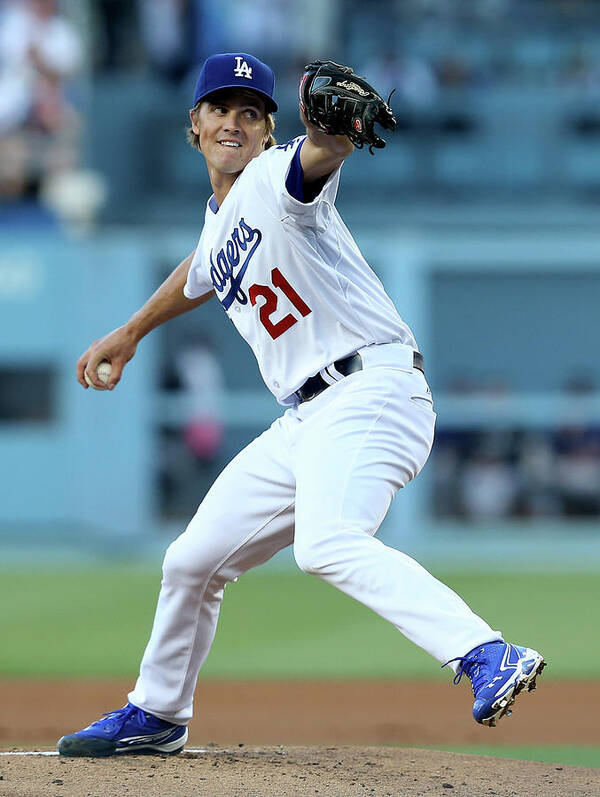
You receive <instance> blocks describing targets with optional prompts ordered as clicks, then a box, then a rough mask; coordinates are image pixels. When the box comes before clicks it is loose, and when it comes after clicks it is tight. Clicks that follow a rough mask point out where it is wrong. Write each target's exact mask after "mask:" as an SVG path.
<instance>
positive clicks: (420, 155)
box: [0, 0, 600, 708]
mask: <svg viewBox="0 0 600 797" xmlns="http://www.w3.org/2000/svg"><path fill="white" fill-rule="evenodd" d="M599 24H600V3H597V2H594V1H593V0H570V1H569V2H566V0H370V1H369V2H359V0H327V2H324V1H323V0H253V2H252V3H248V2H240V1H239V0H221V2H219V3H218V4H217V3H214V2H212V0H137V2H136V0H64V2H52V0H31V2H29V0H18V1H17V2H13V1H12V0H3V2H0V163H1V167H0V244H1V245H0V329H1V334H0V452H1V454H0V456H1V460H0V461H1V463H2V464H1V468H2V478H1V485H2V486H1V489H0V492H1V494H2V501H0V563H2V564H3V565H5V566H6V568H7V569H6V570H5V577H3V576H2V571H0V584H2V583H4V589H3V588H2V587H1V586H0V594H1V595H2V601H3V605H4V606H5V608H6V610H7V612H10V610H11V605H20V606H21V607H22V609H23V611H26V609H27V607H28V608H29V610H30V611H31V615H29V619H28V617H27V615H26V616H22V614H21V615H19V621H18V623H19V627H21V626H22V625H24V626H27V624H28V623H30V622H31V618H32V617H33V616H35V615H36V606H39V601H38V598H36V599H35V600H34V599H32V600H31V602H30V603H31V605H29V604H28V603H27V601H25V603H23V602H22V601H21V600H20V598H18V597H17V596H19V595H21V597H23V595H25V594H31V593H30V592H29V589H30V582H32V581H36V583H37V584H39V583H40V581H39V575H36V576H31V578H30V579H29V581H28V580H27V578H26V576H25V573H26V572H30V573H33V572H35V568H38V567H48V566H49V565H50V566H51V567H52V568H55V569H54V570H53V571H52V572H55V573H62V574H63V575H64V574H65V573H68V572H71V573H73V572H75V570H74V568H75V569H76V568H78V567H81V564H82V563H85V564H86V566H87V567H89V566H98V567H99V568H107V565H108V566H109V567H112V562H113V561H114V560H120V561H125V562H129V563H133V562H135V563H142V564H144V566H146V565H148V563H150V564H152V565H158V563H159V562H160V555H161V552H162V550H163V549H164V548H165V547H166V545H167V544H168V543H169V541H170V540H171V539H173V537H174V536H175V535H176V534H177V533H179V531H180V530H182V529H183V528H184V526H185V524H186V522H187V519H188V518H189V517H190V516H191V514H192V513H193V512H194V511H195V508H196V506H197V504H198V503H199V501H200V500H201V499H202V497H203V495H204V494H205V492H206V490H207V488H208V486H209V485H210V483H211V481H212V480H213V479H214V477H215V476H216V475H217V473H218V472H219V470H220V469H221V468H222V467H223V465H224V464H225V463H226V462H227V461H228V460H229V459H230V458H231V457H232V455H233V454H234V453H235V452H237V451H238V450H239V449H240V448H241V447H242V446H243V445H245V444H246V443H247V442H249V441H250V440H251V439H252V438H253V437H254V436H256V434H257V433H259V432H260V431H262V429H264V428H265V426H266V425H267V424H268V423H269V422H270V421H271V420H272V419H273V418H274V417H276V415H277V414H278V413H279V412H280V409H279V408H278V406H277V405H276V403H275V402H274V400H273V399H272V398H271V397H270V394H269V393H268V392H267V390H266V388H265V387H264V386H263V384H262V382H261V381H260V378H259V374H258V370H257V367H256V365H255V363H254V360H253V358H252V356H251V353H250V351H249V350H247V347H246V344H245V343H244V342H243V341H242V340H241V339H239V338H238V337H237V336H236V333H235V332H234V330H232V329H231V328H230V326H229V325H228V324H227V323H226V321H225V319H224V318H223V316H222V313H221V312H220V308H219V307H218V305H216V303H211V304H209V305H208V306H207V307H205V308H202V309H201V310H199V311H197V312H194V313H190V314H188V315H187V316H184V317H182V318H180V319H177V320H176V321H174V322H171V323H170V324H168V325H166V326H165V327H163V328H161V329H159V330H157V331H155V332H154V333H152V334H151V336H150V337H149V338H147V339H146V340H145V341H144V342H143V343H142V344H141V346H140V348H139V351H138V354H137V356H136V358H135V359H134V361H132V363H131V364H130V365H129V366H128V368H127V369H126V372H125V379H124V381H123V383H122V384H121V385H120V386H119V388H118V390H117V391H115V393H114V394H110V395H108V394H101V393H92V392H91V391H88V392H84V391H83V390H82V389H81V388H80V387H79V386H78V384H77V383H76V381H75V378H74V368H75V361H76V359H77V357H78V356H79V354H80V353H81V352H82V351H83V350H84V349H85V348H86V347H87V346H88V344H89V343H90V342H91V341H92V340H94V339H95V338H97V337H100V336H101V335H103V334H105V332H107V331H108V330H109V329H111V328H113V327H114V326H117V325H118V324H120V323H122V322H123V321H124V320H126V318H127V317H128V316H129V315H130V314H131V313H132V312H133V311H134V310H135V309H136V308H137V307H138V306H139V305H140V304H141V303H142V302H143V301H144V299H145V298H146V297H147V296H148V295H149V294H150V293H151V292H152V291H153V290H154V289H155V287H157V286H158V285H159V283H160V282H161V281H162V279H163V278H164V277H165V276H166V274H167V273H168V272H169V271H170V270H171V269H172V268H173V267H174V266H175V265H176V264H177V263H178V262H179V261H180V260H181V259H182V258H183V257H185V255H186V254H188V253H189V252H190V251H191V250H192V249H193V248H194V246H195V244H196V241H197V239H198V236H199V234H200V230H201V224H202V219H203V213H204V204H205V201H206V198H207V197H208V194H209V184H208V179H207V176H206V173H205V168H204V164H203V160H202V158H201V157H199V156H198V155H197V153H195V152H194V151H193V150H192V149H191V148H189V147H188V146H187V145H186V143H185V138H184V130H185V127H186V124H187V109H188V107H189V105H190V102H191V100H190V97H191V92H192V88H193V84H194V81H195V77H196V74H197V71H198V68H199V65H200V64H201V62H202V61H203V59H204V58H205V57H206V56H207V55H209V54H211V53H213V52H216V51H229V50H242V51H249V52H252V53H254V54H256V55H257V56H259V57H261V58H263V59H264V60H266V61H267V62H268V63H270V64H271V65H272V66H273V67H274V68H275V70H276V74H277V86H276V93H277V98H278V101H279V103H280V109H281V110H280V112H279V113H278V115H277V130H276V134H277V136H278V140H279V141H280V142H281V141H285V140H287V139H288V138H290V137H292V136H293V135H296V134H298V132H300V126H299V121H298V113H297V102H296V84H297V80H298V77H299V74H300V73H301V70H302V66H303V64H304V63H305V62H307V61H308V60H312V59H313V58H315V57H329V58H333V59H335V60H337V61H340V62H345V63H349V64H351V65H353V66H354V67H355V68H356V69H357V70H358V71H360V72H361V73H363V74H366V76H367V77H368V78H369V79H370V80H371V81H372V82H373V83H374V84H375V85H376V86H377V87H378V88H379V89H380V90H381V91H382V93H385V92H389V91H390V90H391V89H392V88H396V94H395V95H394V99H393V105H394V108H395V111H396V114H397V117H398V119H399V129H398V131H397V132H396V133H395V134H394V135H391V136H389V144H388V148H387V149H386V150H385V152H381V153H377V155H376V156H375V157H371V156H370V155H369V154H368V153H365V152H359V153H356V154H355V155H354V156H352V158H350V159H349V161H348V162H347V163H346V164H345V166H344V170H343V176H342V185H341V190H340V195H339V202H338V205H339V208H340V210H341V212H342V215H343V216H344V218H345V219H346V221H347V223H348V225H349V226H350V228H351V230H352V231H353V233H354V235H355V237H356V239H357V241H358V242H359V245H360V246H361V247H362V249H363V251H364V253H365V255H366V257H367V259H368V260H369V262H370V263H371V264H372V265H373V267H374V268H375V270H376V271H377V272H378V274H379V275H380V276H381V278H382V279H383V281H384V284H385V285H386V288H387V290H388V292H389V293H390V294H391V296H392V297H393V299H394V300H395V302H396V304H397V306H398V308H399V311H400V313H401V315H403V317H404V318H406V320H407V321H408V323H409V324H410V325H411V326H412V328H413V330H414V331H415V334H416V337H417V340H418V341H419V343H420V346H421V350H422V352H423V353H424V356H425V362H426V370H427V375H428V379H429V382H430V384H431V387H432V390H433V393H434V397H435V400H436V410H437V412H438V431H437V442H436V444H435V447H434V451H433V454H432V456H431V459H430V462H429V464H428V465H427V467H426V469H425V471H424V472H423V473H422V475H421V476H420V477H419V479H418V480H417V482H416V483H414V484H412V485H410V486H409V487H408V488H407V489H406V490H405V492H404V494H402V495H400V496H399V497H398V498H397V499H396V501H395V502H394V504H393V507H392V510H391V512H390V514H389V517H388V518H387V519H386V521H385V523H384V526H383V527H382V531H381V536H382V537H383V538H384V539H385V540H386V541H388V542H390V543H391V544H393V545H395V546H396V547H398V548H401V549H402V550H405V551H406V552H408V553H411V554H412V555H416V556H417V558H419V559H420V560H421V561H423V562H424V563H425V564H429V565H436V566H439V565H440V564H441V565H443V567H444V568H446V570H448V569H453V568H454V569H456V570H457V571H460V570H463V571H466V570H471V571H472V572H474V573H475V572H480V571H481V572H483V571H486V572H487V571H490V570H498V571H507V570H510V571H514V570H521V571H524V572H525V573H530V572H531V571H537V572H538V574H539V579H538V582H536V583H538V584H541V583H543V582H544V573H546V572H549V571H554V572H555V574H556V573H559V574H562V576H564V578H566V577H567V576H569V577H570V576H571V575H572V576H573V580H572V581H571V582H569V583H572V584H576V583H577V581H578V580H579V579H580V582H581V583H582V584H584V588H583V587H582V589H583V592H582V594H581V596H580V598H578V597H577V594H576V592H575V593H569V595H570V596H571V597H570V600H571V601H572V602H571V603H570V604H569V605H570V606H571V608H572V611H573V612H575V613H576V612H577V611H578V609H579V608H583V605H582V604H583V603H584V602H585V606H586V607H588V608H589V606H590V601H592V603H593V601H594V599H595V600H596V602H597V597H598V596H597V593H596V596H595V598H594V590H593V586H592V581H590V580H589V579H588V580H586V579H584V578H583V577H582V576H581V577H580V575H578V574H581V573H582V571H584V570H588V571H591V572H592V573H595V572H597V570H598V566H599V565H600V533H599V531H600V525H599V521H600V365H599V359H598V342H599V340H600V321H599V314H598V304H599V300H600V228H599V219H600V217H599V210H600V104H599V100H600V39H599V38H598V35H597V31H598V26H599ZM25 43H27V45H25ZM213 304H214V306H213ZM277 563H278V564H279V566H280V567H281V568H282V569H285V568H286V567H291V566H292V560H291V557H289V556H287V557H286V556H285V555H283V556H281V557H279V558H278V560H277ZM69 567H70V568H71V571H69ZM8 568H13V569H14V568H17V572H19V573H20V574H21V575H20V578H21V579H25V581H23V580H21V581H20V582H19V583H20V584H21V585H22V588H21V592H19V589H18V588H17V586H16V583H15V581H14V579H13V580H12V581H11V579H10V578H9V576H8ZM19 568H20V569H19ZM23 568H26V569H25V570H24V569H23ZM56 568H58V569H56ZM83 572H87V571H83ZM103 572H104V571H103ZM106 572H107V570H106ZM155 572H156V573H158V570H157V568H156V569H155ZM573 574H574V575H573ZM272 575H273V574H272ZM62 579H63V577H62V576H61V577H60V579H59V578H58V577H57V578H55V579H54V580H53V581H52V584H53V585H54V586H53V587H52V588H50V587H49V586H48V585H47V586H48V591H47V592H46V593H45V594H46V595H49V594H50V593H51V592H52V590H56V589H58V586H57V585H58V583H59V581H60V582H61V583H62ZM67 582H68V576H65V577H64V583H67ZM25 583H27V587H23V585H24V584H25ZM69 583H71V582H69ZM155 583H156V586H157V584H158V578H157V577H156V579H155ZM502 583H503V582H502V581H501V580H499V582H498V589H499V590H500V589H501V587H502ZM526 583H529V584H530V585H531V583H532V582H526V580H524V581H523V582H522V585H521V587H520V588H523V586H524V585H525V584H526ZM551 583H552V584H554V587H556V584H557V582H551ZM561 583H563V582H561ZM549 585H550V582H548V588H549V589H550V586H549ZM505 586H506V585H505ZM513 586H514V585H513ZM563 586H564V583H563ZM517 587H518V585H517ZM554 587H552V588H553V589H554ZM486 589H488V590H490V591H493V589H494V587H493V584H492V586H489V580H488V581H487V582H486V583H484V582H483V581H482V583H481V588H480V590H479V592H478V591H477V589H475V587H474V588H473V590H474V592H473V596H474V598H476V597H477V596H478V595H480V594H481V595H484V594H485V591H486ZM507 589H510V585H508V586H507ZM567 591H568V590H566V589H565V593H566V592H567ZM35 594H36V595H37V593H35ZM154 594H155V592H154V591H153V588H150V589H149V597H148V598H147V599H145V600H144V605H146V604H148V605H147V612H148V615H149V616H148V618H147V622H149V617H151V612H152V610H153V606H154V604H153V600H154ZM319 594H320V593H319ZM500 597H501V596H500V594H498V595H497V599H498V600H500ZM42 600H43V599H42ZM580 601H581V603H580ZM530 605H531V606H536V604H535V602H533V603H531V602H530ZM23 607H25V608H23ZM536 611H539V616H540V617H541V616H542V615H543V614H544V611H545V609H544V605H543V604H542V603H541V602H540V603H539V604H538V605H537V607H536ZM514 614H515V616H517V615H518V607H515V612H514ZM571 616H572V614H568V616H567V617H562V620H561V621H562V622H563V623H565V624H568V623H569V617H571ZM48 621H50V620H49V618H48ZM547 624H548V628H549V630H550V623H549V621H547ZM583 625H584V624H582V633H585V628H583ZM554 627H555V628H556V623H555V624H554ZM563 628H564V626H563ZM146 630H147V629H146ZM146 630H144V631H143V633H146ZM142 636H143V634H142ZM304 642H305V643H306V644H304ZM304 642H303V647H304V648H306V647H307V646H309V645H310V640H309V639H306V640H304ZM18 644H20V643H16V645H17V648H18ZM532 644H533V643H532ZM7 651H8V647H7V648H5V651H4V652H0V673H1V672H4V673H10V674H13V675H14V674H16V673H18V672H23V673H25V672H29V670H28V669H27V667H26V665H25V663H24V662H25V660H27V661H29V662H30V661H31V660H32V655H33V654H31V652H29V653H27V656H26V655H25V653H22V655H20V654H18V655H17V657H16V659H15V656H14V655H13V654H12V653H11V655H10V656H9V655H8V653H7ZM13 652H14V648H13ZM113 653H114V651H113ZM19 655H20V657H19ZM259 658H260V657H259ZM3 659H4V663H3V661H2V660H3ZM96 661H97V659H96ZM211 661H212V660H211ZM225 661H226V657H223V662H225ZM288 661H289V660H288ZM19 662H23V664H19ZM115 666H116V665H115ZM211 666H212V665H211ZM223 666H224V668H225V669H224V670H222V672H223V673H226V669H227V666H226V664H224V665H223ZM419 666H420V665H419ZM82 667H83V671H85V672H90V671H91V672H93V667H91V670H90V667H89V666H88V665H82ZM390 668H391V665H390ZM390 668H388V670H387V671H386V672H387V674H388V675H389V674H391V669H390ZM34 669H35V668H34ZM58 669H60V667H59V668H58ZM67 669H68V668H67ZM325 669H327V668H325ZM384 669H385V668H384ZM109 670H110V665H107V666H106V667H105V666H104V665H98V667H97V674H102V673H104V672H105V671H109ZM284 670H285V665H284V664H283V663H282V670H281V672H283V671H284ZM46 671H47V672H53V673H55V674H56V673H57V669H56V667H55V665H54V664H52V665H48V667H46ZM63 671H64V670H63ZM111 671H112V670H111ZM115 671H117V672H121V670H120V669H119V667H118V666H117V668H116V670H115ZM128 671H129V670H128ZM36 672H37V673H38V674H39V673H40V672H42V673H43V672H44V667H43V666H42V665H41V664H40V667H38V669H37V670H36ZM218 672H219V671H217V674H218ZM364 672H366V673H368V672H370V671H369V667H368V666H367V665H365V670H364ZM353 673H354V674H356V672H355V671H354V670H353ZM565 673H566V674H569V673H568V667H567V670H565ZM594 673H595V675H596V676H597V675H598V673H597V672H596V671H594ZM594 673H592V672H587V671H586V675H588V676H589V675H593V674H594ZM34 674H35V673H34ZM296 674H297V673H296ZM375 674H381V672H380V670H377V671H376V673H375ZM108 708H110V707H108Z"/></svg>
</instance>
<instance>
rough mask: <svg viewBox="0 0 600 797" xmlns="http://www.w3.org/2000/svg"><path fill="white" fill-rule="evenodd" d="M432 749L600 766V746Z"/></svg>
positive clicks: (522, 759) (450, 746)
mask: <svg viewBox="0 0 600 797" xmlns="http://www.w3.org/2000/svg"><path fill="white" fill-rule="evenodd" d="M430 749H432V750H449V751H450V752H453V753H469V754H472V755H489V756H493V757H494V758H514V759H517V760H519V761H547V762H549V763H552V764H556V765H557V766H560V765H563V766H577V767H595V768H600V747H587V746H586V747H575V746H569V745H565V746H557V745H545V746H544V747H523V746H521V747H498V746H490V747H488V746H487V745H477V746H474V745H459V746H456V745H455V746H452V745H435V746H434V747H432V748H430Z"/></svg>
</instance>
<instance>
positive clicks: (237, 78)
mask: <svg viewBox="0 0 600 797" xmlns="http://www.w3.org/2000/svg"><path fill="white" fill-rule="evenodd" d="M230 88H244V89H250V90H251V91H256V92H257V93H258V94H260V95H261V97H262V98H263V99H264V101H265V103H266V107H267V112H268V113H271V112H272V111H276V110H277V103H276V102H275V100H274V99H273V90H274V88H275V74H274V73H273V70H272V69H271V67H270V66H267V65H266V64H263V62H262V61H259V60H258V58H255V57H254V56H253V55H249V54H248V53H218V54H217V55H211V56H210V58H207V59H206V61H205V62H204V64H203V65H202V69H201V70H200V75H199V76H198V80H197V82H196V88H195V90H194V106H195V105H196V103H198V102H199V101H200V100H202V99H204V97H206V96H207V95H208V94H212V93H213V91H219V90H220V89H230Z"/></svg>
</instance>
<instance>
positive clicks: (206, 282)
mask: <svg viewBox="0 0 600 797" xmlns="http://www.w3.org/2000/svg"><path fill="white" fill-rule="evenodd" d="M200 241H202V239H200ZM212 290H213V284H212V282H211V281H210V277H209V276H208V271H207V270H206V269H204V270H203V269H202V246H201V243H198V246H197V247H196V251H195V252H194V257H193V258H192V263H191V265H190V269H189V271H188V275H187V280H186V283H185V285H184V286H183V295H184V296H187V298H188V299H197V298H198V296H203V295H204V294H205V293H208V292H209V291H212Z"/></svg>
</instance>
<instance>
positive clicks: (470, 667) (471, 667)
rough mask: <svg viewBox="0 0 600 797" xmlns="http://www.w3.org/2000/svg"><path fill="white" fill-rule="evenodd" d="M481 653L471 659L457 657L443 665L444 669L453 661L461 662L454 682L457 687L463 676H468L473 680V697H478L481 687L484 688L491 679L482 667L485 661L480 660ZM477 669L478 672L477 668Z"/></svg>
mask: <svg viewBox="0 0 600 797" xmlns="http://www.w3.org/2000/svg"><path fill="white" fill-rule="evenodd" d="M478 656H479V651H477V653H475V654H474V655H473V656H471V657H470V658H466V657H465V656H457V657H456V658H455V659H450V661H447V662H446V664H442V669H443V668H444V667H447V666H448V664H452V662H453V661H459V662H460V669H459V671H458V672H457V673H456V675H455V676H454V678H453V679H452V682H453V683H454V684H455V685H458V684H459V683H460V682H461V680H462V677H463V675H466V676H467V678H470V679H471V688H472V690H473V697H477V692H478V690H479V688H480V687H481V686H483V685H484V684H485V683H486V681H487V680H489V678H488V677H487V676H486V674H485V668H484V667H483V666H482V665H483V664H485V659H479V658H478ZM476 667H477V670H475V668H476Z"/></svg>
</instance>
